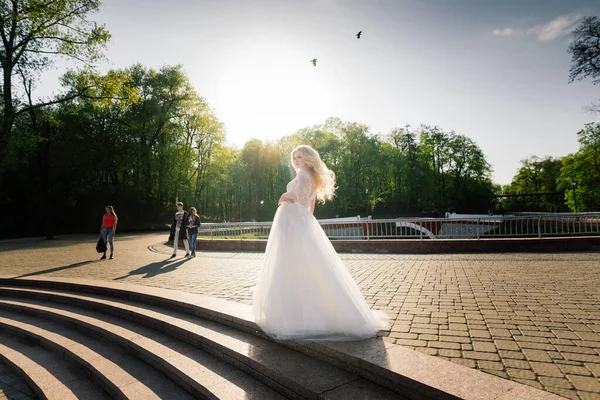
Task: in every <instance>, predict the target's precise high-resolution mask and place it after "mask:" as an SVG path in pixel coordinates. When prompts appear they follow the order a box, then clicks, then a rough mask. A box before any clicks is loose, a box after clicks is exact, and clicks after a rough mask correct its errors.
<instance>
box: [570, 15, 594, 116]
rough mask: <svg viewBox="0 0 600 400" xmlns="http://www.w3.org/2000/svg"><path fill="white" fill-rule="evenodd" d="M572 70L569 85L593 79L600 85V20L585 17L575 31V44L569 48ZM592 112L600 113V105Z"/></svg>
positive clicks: (591, 107)
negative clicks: (588, 78)
mask: <svg viewBox="0 0 600 400" xmlns="http://www.w3.org/2000/svg"><path fill="white" fill-rule="evenodd" d="M569 53H571V55H572V58H571V70H570V73H569V83H571V82H574V81H580V80H583V79H585V78H587V77H590V78H592V83H593V84H594V85H595V84H597V83H600V18H599V17H585V18H584V19H583V20H582V21H581V23H580V24H579V26H578V27H577V29H575V30H574V31H573V42H571V45H570V46H569ZM590 111H592V112H600V103H596V104H593V105H591V106H590Z"/></svg>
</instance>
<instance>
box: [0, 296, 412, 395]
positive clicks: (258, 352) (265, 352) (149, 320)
mask: <svg viewBox="0 0 600 400" xmlns="http://www.w3.org/2000/svg"><path fill="white" fill-rule="evenodd" d="M0 295H2V296H4V297H3V298H0V307H9V308H13V309H15V310H20V311H28V312H36V313H43V314H47V316H48V317H50V316H51V317H52V318H54V319H61V320H65V321H66V322H71V323H78V324H82V325H85V328H86V329H92V330H96V331H98V333H99V334H102V335H103V336H105V337H109V338H110V337H111V336H114V337H113V338H112V339H111V340H114V341H115V342H120V343H121V344H122V345H124V346H127V347H128V348H130V349H132V350H133V351H135V352H137V353H139V354H138V357H140V358H143V359H145V360H149V361H150V362H152V363H153V365H154V364H159V363H160V360H161V359H162V360H167V361H168V360H170V359H174V358H175V359H176V356H174V355H173V354H170V353H169V352H168V351H167V349H165V348H164V346H162V348H161V345H160V344H157V343H153V344H149V343H147V342H148V340H147V339H146V341H145V342H143V344H144V345H146V347H148V349H144V348H143V347H140V340H138V339H137V338H136V337H135V335H136V332H131V331H129V329H135V328H132V327H131V325H132V323H131V322H129V323H128V321H118V320H115V319H114V318H118V317H126V318H127V319H128V320H130V321H135V322H139V323H143V324H144V325H146V326H147V327H152V328H154V329H157V330H160V331H162V332H164V333H168V334H170V335H173V336H174V337H175V338H176V339H178V340H181V341H185V342H187V343H190V344H192V345H195V346H198V347H200V348H202V349H206V350H207V351H209V352H210V353H211V354H215V355H217V356H218V357H221V358H224V359H226V360H227V361H228V362H230V363H231V364H233V365H235V366H236V367H237V368H240V369H242V370H244V371H247V372H249V373H250V374H252V375H253V376H255V377H256V378H257V379H259V380H261V381H263V382H265V383H267V384H268V385H269V386H271V387H273V388H275V389H276V390H277V391H279V392H280V393H283V394H285V395H286V396H288V397H290V398H318V397H319V396H323V395H325V394H327V395H328V396H333V395H334V394H335V392H336V391H338V392H340V393H341V392H348V391H350V390H351V389H352V390H354V391H355V392H360V393H363V394H364V395H365V396H367V397H374V396H375V394H376V395H377V396H376V397H377V398H381V399H395V398H399V397H400V396H398V395H397V394H395V393H393V392H391V391H389V390H387V389H383V388H381V387H378V386H377V385H374V384H373V383H371V382H369V381H364V380H360V382H354V381H357V380H358V377H356V376H355V375H353V374H350V373H348V372H347V371H345V370H340V369H337V368H335V367H332V366H331V365H328V364H327V363H324V362H322V361H319V360H315V359H313V358H311V357H308V356H306V355H305V354H302V353H298V352H296V351H294V350H291V349H289V348H286V347H283V346H281V345H279V344H276V343H273V342H271V341H268V340H264V339H261V338H258V337H256V336H254V335H250V334H248V333H245V332H240V331H237V330H235V329H232V328H231V327H228V326H224V325H221V324H217V323H215V322H212V321H207V320H204V319H201V318H198V317H195V316H191V315H189V314H186V313H179V312H176V311H172V310H164V309H161V308H160V307H158V306H152V305H146V304H139V303H136V302H132V301H126V300H119V301H114V300H113V299H111V298H109V297H106V296H100V295H86V294H81V293H65V292H60V291H52V290H47V289H46V290H40V289H24V288H9V287H3V288H0ZM9 295H10V296H11V297H12V298H14V299H19V300H7V299H6V296H9ZM27 297H30V298H35V299H36V300H27V301H25V300H24V299H25V298H27ZM36 302H37V303H36ZM49 302H56V303H57V304H56V305H54V306H52V307H51V306H50V304H49ZM69 304H75V306H69ZM57 308H60V309H61V310H63V311H62V312H59V311H58V310H57ZM82 309H85V311H83V310H82ZM91 310H94V311H91ZM105 314H112V315H113V319H112V326H106V324H107V323H109V322H110V321H111V318H109V317H107V316H106V315H105ZM100 321H101V322H100ZM125 329H127V331H126V330H125ZM180 346H182V344H181V343H180ZM166 368H167V371H163V372H165V373H167V374H168V373H173V371H172V369H174V370H175V373H176V374H177V376H178V377H179V378H180V379H183V380H184V381H188V383H189V379H190V378H189V377H186V373H185V368H189V367H187V366H183V367H177V366H173V365H169V366H168V367H166ZM350 383H352V385H351V386H346V385H349V384H350ZM358 389H360V390H358ZM369 393H371V395H369Z"/></svg>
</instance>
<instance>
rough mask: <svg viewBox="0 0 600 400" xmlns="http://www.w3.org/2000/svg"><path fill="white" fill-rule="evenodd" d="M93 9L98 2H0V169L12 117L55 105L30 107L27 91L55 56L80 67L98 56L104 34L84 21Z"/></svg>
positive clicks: (65, 0)
mask: <svg viewBox="0 0 600 400" xmlns="http://www.w3.org/2000/svg"><path fill="white" fill-rule="evenodd" d="M99 7H100V1H99V0H58V1H40V0H10V1H9V0H0V38H1V39H2V42H1V45H0V66H1V67H2V73H3V75H2V77H3V84H2V104H1V105H2V110H1V111H0V117H1V118H2V121H1V125H0V167H1V166H3V165H4V163H5V162H6V151H7V148H8V145H9V144H10V142H11V139H12V137H11V135H12V131H13V125H14V123H15V119H16V117H17V116H18V115H19V114H21V113H24V112H27V111H28V110H30V109H31V108H39V107H42V106H45V105H49V104H55V103H58V102H60V101H61V99H57V100H53V101H48V102H45V103H44V102H42V103H38V104H33V103H32V102H31V87H32V82H33V81H35V78H36V77H37V76H38V75H39V74H40V73H41V72H42V71H43V70H45V69H46V68H48V67H49V66H50V65H51V64H52V62H53V61H54V59H55V58H56V57H57V56H58V57H64V58H67V59H73V60H78V61H81V62H83V63H86V64H89V63H92V62H94V61H96V60H98V59H100V58H101V57H102V52H101V49H102V48H103V47H104V45H105V44H106V43H107V42H108V40H109V39H110V34H109V33H108V31H107V30H106V29H105V27H104V26H99V25H97V24H96V23H95V22H92V21H90V20H88V15H89V14H91V13H94V12H96V11H98V9H99ZM15 76H18V78H17V79H21V80H22V83H23V85H24V88H25V90H24V91H25V94H27V96H28V98H29V99H28V100H29V101H28V102H25V101H24V100H23V99H21V98H20V97H21V96H19V95H18V92H17V91H16V90H15V87H14V84H15V83H14V82H13V79H14V78H15Z"/></svg>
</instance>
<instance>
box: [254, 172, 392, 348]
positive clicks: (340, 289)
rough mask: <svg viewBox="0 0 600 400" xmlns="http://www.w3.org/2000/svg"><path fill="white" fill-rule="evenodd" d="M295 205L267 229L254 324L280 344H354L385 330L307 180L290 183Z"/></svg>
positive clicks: (381, 316)
mask: <svg viewBox="0 0 600 400" xmlns="http://www.w3.org/2000/svg"><path fill="white" fill-rule="evenodd" d="M287 193H288V194H291V195H292V196H294V197H295V199H296V200H295V201H294V202H293V203H285V204H283V205H281V206H280V207H279V208H278V209H277V212H276V213H275V217H274V219H273V224H272V227H271V233H270V234H269V240H268V242H267V248H266V251H265V258H264V265H263V268H262V270H261V272H260V275H259V278H258V282H257V285H256V288H255V290H254V297H253V300H252V311H253V314H254V318H255V321H256V323H257V324H258V325H259V326H260V327H261V328H262V329H263V330H264V331H265V333H267V334H268V335H270V336H272V337H274V338H276V339H280V340H310V341H322V340H332V341H334V340H338V341H339V340H358V339H364V338H368V337H375V336H376V334H377V332H378V331H379V330H380V329H386V328H388V326H389V322H388V317H387V315H386V314H385V313H383V312H382V311H375V310H371V309H370V308H369V306H368V305H367V302H366V301H365V299H364V297H363V296H362V294H361V292H360V289H359V288H358V286H357V284H356V282H355V281H354V279H353V278H352V276H351V275H350V273H349V272H348V269H347V268H346V266H345V265H344V263H343V262H342V260H341V258H340V257H339V255H338V254H337V253H336V251H335V249H334V248H333V246H332V244H331V242H330V241H329V238H328V237H327V235H326V234H325V232H324V231H323V229H322V228H321V225H320V224H319V222H318V221H317V220H316V219H315V217H314V216H313V214H312V212H311V211H310V208H309V206H310V204H311V203H312V202H314V199H315V195H314V193H312V184H311V179H310V176H309V175H308V173H307V172H305V171H300V172H299V173H298V174H297V175H296V178H294V180H292V181H291V182H290V183H288V187H287Z"/></svg>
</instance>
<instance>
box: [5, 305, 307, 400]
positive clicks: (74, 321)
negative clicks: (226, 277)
mask: <svg viewBox="0 0 600 400" xmlns="http://www.w3.org/2000/svg"><path fill="white" fill-rule="evenodd" d="M0 309H6V310H12V311H13V312H25V313H28V314H31V315H35V316H38V317H42V318H47V319H50V320H53V321H60V322H61V323H63V324H68V325H69V326H74V327H78V328H79V329H80V330H81V331H83V332H86V333H89V334H94V335H96V336H102V337H104V338H106V339H108V340H110V341H111V342H114V343H116V344H118V345H119V346H121V347H122V348H123V349H124V350H128V351H130V352H131V353H132V354H133V355H135V356H136V357H137V358H139V359H141V360H143V361H145V362H147V363H148V364H150V365H152V366H153V367H154V368H156V369H157V370H159V371H161V372H162V373H163V374H165V375H166V376H168V377H169V378H171V379H172V380H173V381H174V382H176V383H177V384H178V385H179V386H181V387H183V388H185V389H186V390H187V391H188V392H190V393H191V394H192V395H194V396H196V397H199V398H228V399H250V398H270V399H283V398H284V397H283V396H281V395H279V394H278V393H275V392H274V391H273V390H271V389H270V388H269V387H267V386H265V385H264V384H262V383H260V382H258V381H256V380H255V379H253V378H251V377H250V376H248V375H247V374H245V373H243V372H242V371H240V370H238V369H236V368H235V367H233V366H231V365H229V364H227V363H225V362H223V361H222V360H220V359H218V358H216V357H214V356H212V355H210V354H207V353H206V352H204V351H202V350H199V349H198V348H196V347H194V346H192V345H190V344H188V343H185V342H182V341H179V340H177V339H176V338H173V337H169V336H167V335H161V334H160V332H157V331H155V330H153V329H149V328H146V327H143V326H139V325H138V324H136V323H134V322H131V321H128V320H125V319H123V318H120V317H115V316H111V315H104V314H102V313H99V312H97V311H92V310H89V309H82V308H79V307H77V306H70V305H67V304H55V305H52V304H50V303H48V301H47V300H29V299H19V300H5V299H2V298H0ZM213 324H214V323H213ZM292 395H293V394H292ZM293 397H296V396H294V395H293Z"/></svg>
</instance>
